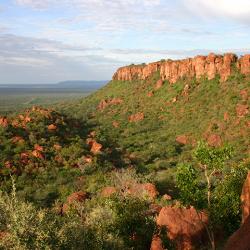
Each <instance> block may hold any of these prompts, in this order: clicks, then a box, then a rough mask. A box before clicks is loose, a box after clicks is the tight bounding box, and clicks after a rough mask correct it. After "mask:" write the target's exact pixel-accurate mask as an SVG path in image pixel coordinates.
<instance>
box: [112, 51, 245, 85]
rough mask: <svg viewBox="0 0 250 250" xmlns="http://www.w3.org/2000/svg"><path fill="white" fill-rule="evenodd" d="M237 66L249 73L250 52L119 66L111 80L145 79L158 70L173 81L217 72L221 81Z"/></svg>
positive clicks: (214, 74)
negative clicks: (241, 54) (240, 55)
mask: <svg viewBox="0 0 250 250" xmlns="http://www.w3.org/2000/svg"><path fill="white" fill-rule="evenodd" d="M235 67H237V68H238V70H239V71H240V72H241V73H242V74H245V75H246V74H250V54H247V55H244V56H242V57H241V58H238V57H237V56H236V55H235V54H232V53H227V54H225V55H223V56H222V55H216V54H213V53H211V54H209V55H208V56H196V57H194V58H187V59H184V60H166V61H160V62H154V63H149V64H145V65H131V66H125V67H121V68H119V69H118V70H117V72H116V73H115V74H114V76H113V80H120V81H132V80H133V79H135V78H138V79H141V80H145V79H147V78H148V77H150V76H151V75H152V74H154V73H155V72H157V71H159V72H160V77H161V79H162V80H168V81H169V82H170V83H175V82H176V81H177V80H179V79H181V78H182V77H187V78H192V77H195V78H196V79H199V78H201V77H203V76H206V77H207V78H208V79H209V80H211V79H213V78H215V76H216V75H217V74H218V75H220V79H221V81H222V82H224V81H226V80H227V79H228V77H229V76H230V75H231V74H232V73H233V70H234V68H235Z"/></svg>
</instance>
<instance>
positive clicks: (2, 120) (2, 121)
mask: <svg viewBox="0 0 250 250" xmlns="http://www.w3.org/2000/svg"><path fill="white" fill-rule="evenodd" d="M8 125H9V122H8V120H7V118H6V117H0V127H3V128H6V127H7V126H8Z"/></svg>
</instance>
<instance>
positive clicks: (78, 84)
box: [0, 80, 108, 91]
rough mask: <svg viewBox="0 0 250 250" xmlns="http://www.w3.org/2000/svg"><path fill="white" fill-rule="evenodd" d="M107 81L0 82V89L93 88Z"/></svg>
mask: <svg viewBox="0 0 250 250" xmlns="http://www.w3.org/2000/svg"><path fill="white" fill-rule="evenodd" d="M106 83H108V80H103V81H63V82H58V83H51V84H0V88H1V89H62V88H63V89H65V88H67V89H84V90H85V91H89V90H91V91H92V90H95V89H98V88H100V87H102V86H104V85H105V84H106Z"/></svg>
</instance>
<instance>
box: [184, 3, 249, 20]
mask: <svg viewBox="0 0 250 250" xmlns="http://www.w3.org/2000/svg"><path fill="white" fill-rule="evenodd" d="M183 1H184V3H185V5H186V6H187V7H188V8H189V9H192V11H193V12H196V14H200V15H206V16H211V15H213V16H217V17H227V18H230V19H232V20H239V21H244V22H249V21H250V1H249V0H183Z"/></svg>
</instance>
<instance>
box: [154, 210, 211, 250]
mask: <svg viewBox="0 0 250 250" xmlns="http://www.w3.org/2000/svg"><path fill="white" fill-rule="evenodd" d="M206 224H208V216H207V215H206V213H204V212H198V211H197V210H196V209H195V208H193V207H191V208H179V207H171V206H167V207H163V208H162V209H161V211H160V214H159V216H158V217H157V225H159V226H161V227H166V229H167V237H168V238H169V239H170V240H172V241H174V243H175V245H176V249H177V250H183V249H185V250H189V249H193V248H194V246H197V245H202V244H203V245H204V242H205V241H206V237H207V235H206V228H205V225H206Z"/></svg>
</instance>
